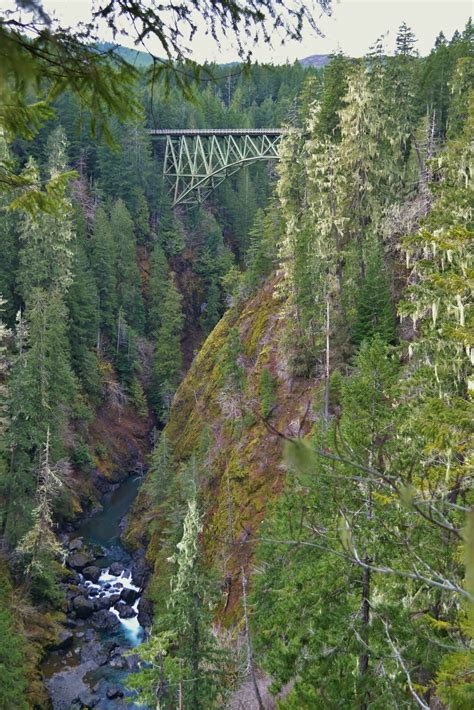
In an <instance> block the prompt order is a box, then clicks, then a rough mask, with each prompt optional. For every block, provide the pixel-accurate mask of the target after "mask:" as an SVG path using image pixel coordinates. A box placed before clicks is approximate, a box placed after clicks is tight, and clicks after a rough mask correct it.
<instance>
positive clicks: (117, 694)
mask: <svg viewBox="0 0 474 710" xmlns="http://www.w3.org/2000/svg"><path fill="white" fill-rule="evenodd" d="M107 697H108V699H109V700H115V698H123V690H122V688H119V687H118V686H117V685H112V686H111V687H110V688H107Z"/></svg>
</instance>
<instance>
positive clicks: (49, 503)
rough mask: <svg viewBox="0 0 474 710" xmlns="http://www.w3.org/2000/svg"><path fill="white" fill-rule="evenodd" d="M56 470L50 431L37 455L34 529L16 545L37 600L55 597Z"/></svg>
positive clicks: (58, 480)
mask: <svg viewBox="0 0 474 710" xmlns="http://www.w3.org/2000/svg"><path fill="white" fill-rule="evenodd" d="M62 485H63V484H62V481H61V478H60V475H59V469H58V468H57V467H55V466H53V465H52V464H51V461H50V443H49V429H48V430H47V433H46V442H45V444H44V448H43V450H42V451H41V453H40V463H39V471H38V484H37V488H36V493H35V503H36V505H35V507H34V509H33V512H32V520H33V525H32V527H31V529H30V530H29V531H28V532H27V533H26V534H25V535H24V536H23V538H22V539H21V540H20V542H19V544H18V545H17V551H18V552H19V553H20V554H21V555H22V557H23V559H24V561H25V568H26V573H27V579H28V580H29V582H30V584H32V585H33V590H34V593H35V594H36V595H37V596H38V597H39V598H40V599H42V598H44V597H46V596H50V595H53V596H54V595H55V590H54V586H53V585H54V571H53V569H52V563H53V562H54V561H55V560H56V559H58V558H59V557H60V556H61V553H62V552H63V550H62V547H61V545H60V543H59V541H58V539H57V537H56V535H55V532H54V521H53V505H54V501H55V499H56V498H57V496H58V494H59V492H60V489H61V487H62Z"/></svg>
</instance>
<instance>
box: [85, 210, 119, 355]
mask: <svg viewBox="0 0 474 710" xmlns="http://www.w3.org/2000/svg"><path fill="white" fill-rule="evenodd" d="M90 260H91V265H92V269H93V272H94V277H95V282H96V287H97V292H98V295H99V302H98V318H99V330H98V332H97V347H98V349H100V347H101V331H102V330H103V331H105V333H106V334H107V336H108V337H109V339H110V337H111V335H112V333H113V332H114V328H115V316H116V311H117V274H116V271H115V260H116V246H115V241H114V238H113V235H112V230H111V226H110V221H109V219H108V217H107V213H106V212H105V210H104V209H103V208H102V207H100V206H99V207H98V208H97V209H96V211H95V214H94V224H93V232H92V238H91V244H90Z"/></svg>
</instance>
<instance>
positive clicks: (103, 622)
mask: <svg viewBox="0 0 474 710" xmlns="http://www.w3.org/2000/svg"><path fill="white" fill-rule="evenodd" d="M91 622H92V626H93V627H94V628H95V629H97V630H98V631H114V630H115V629H116V628H117V626H118V625H119V624H120V621H119V620H118V618H117V617H116V616H115V614H113V613H112V612H111V611H109V610H108V609H101V611H96V612H94V614H92V617H91Z"/></svg>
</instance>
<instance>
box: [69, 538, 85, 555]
mask: <svg viewBox="0 0 474 710" xmlns="http://www.w3.org/2000/svg"><path fill="white" fill-rule="evenodd" d="M83 547H84V540H83V539H82V537H76V538H74V540H71V542H70V543H69V549H70V550H71V552H78V551H79V550H82V548H83Z"/></svg>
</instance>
